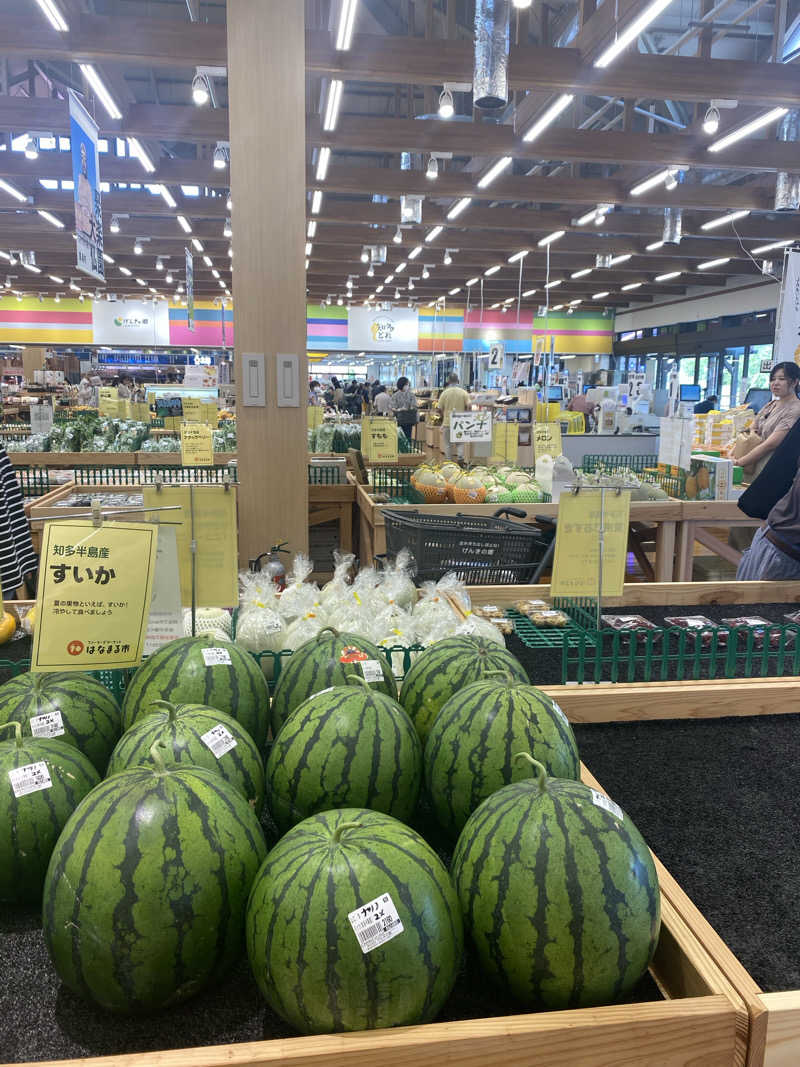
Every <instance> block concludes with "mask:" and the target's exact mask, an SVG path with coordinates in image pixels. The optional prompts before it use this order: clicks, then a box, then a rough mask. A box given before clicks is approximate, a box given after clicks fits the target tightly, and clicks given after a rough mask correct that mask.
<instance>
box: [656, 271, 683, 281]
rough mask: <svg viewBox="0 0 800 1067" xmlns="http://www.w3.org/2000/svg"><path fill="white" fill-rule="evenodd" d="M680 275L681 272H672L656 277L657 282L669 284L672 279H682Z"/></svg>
mask: <svg viewBox="0 0 800 1067" xmlns="http://www.w3.org/2000/svg"><path fill="white" fill-rule="evenodd" d="M680 274H681V272H680V271H679V270H671V271H669V273H668V274H657V275H656V281H657V282H668V281H669V280H670V279H671V278H678V277H680Z"/></svg>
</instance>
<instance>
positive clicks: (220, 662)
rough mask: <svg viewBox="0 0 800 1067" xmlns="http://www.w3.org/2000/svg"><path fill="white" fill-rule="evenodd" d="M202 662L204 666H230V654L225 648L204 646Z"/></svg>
mask: <svg viewBox="0 0 800 1067" xmlns="http://www.w3.org/2000/svg"><path fill="white" fill-rule="evenodd" d="M203 663H205V665H206V667H230V665H231V654H230V652H229V651H228V650H227V648H204V649H203Z"/></svg>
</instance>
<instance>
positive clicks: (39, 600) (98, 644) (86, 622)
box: [31, 519, 156, 671]
mask: <svg viewBox="0 0 800 1067" xmlns="http://www.w3.org/2000/svg"><path fill="white" fill-rule="evenodd" d="M155 557H156V528H155V526H151V525H149V524H148V523H135V522H106V523H103V524H102V525H101V526H95V525H94V523H93V522H91V521H90V520H82V521H81V520H78V519H76V520H74V521H73V520H69V519H67V520H63V521H60V522H48V523H45V527H44V535H43V544H42V553H41V566H40V568H39V587H38V593H37V597H36V629H35V630H34V641H33V655H32V658H31V671H85V670H107V669H110V668H120V667H136V666H138V664H139V663H141V660H142V652H143V649H144V636H145V631H146V629H147V617H148V614H149V611H150V598H151V595H152V587H153V572H154V570H155Z"/></svg>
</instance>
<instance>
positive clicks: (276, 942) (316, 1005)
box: [247, 808, 462, 1033]
mask: <svg viewBox="0 0 800 1067" xmlns="http://www.w3.org/2000/svg"><path fill="white" fill-rule="evenodd" d="M370 917H374V921H370ZM395 917H396V919H397V920H399V922H396V921H393V919H394V918H395ZM353 922H355V923H357V924H359V928H363V929H364V933H365V935H369V934H371V933H374V932H375V931H378V930H381V931H385V933H384V936H386V940H384V941H383V943H380V940H381V939H376V940H374V941H367V942H366V944H365V948H366V951H363V952H362V947H361V942H360V940H359V938H358V937H357V935H356V933H355V929H354V927H353V925H352V923H353ZM400 926H402V932H400ZM247 951H248V955H249V957H250V966H251V967H252V969H253V974H254V975H255V978H256V981H257V982H258V986H259V988H260V990H261V992H262V993H263V994H264V996H265V997H266V999H267V1001H268V1003H269V1005H270V1007H272V1008H273V1010H274V1011H276V1012H277V1013H278V1014H279V1015H280V1016H281V1017H282V1018H283V1019H285V1020H286V1021H287V1022H289V1023H290V1024H291V1025H292V1026H293V1027H295V1029H297V1030H299V1031H300V1032H302V1033H331V1032H335V1031H343V1030H367V1029H374V1028H376V1027H384V1026H404V1025H408V1024H412V1023H419V1022H426V1021H428V1020H430V1019H433V1018H435V1017H436V1015H437V1013H438V1012H439V1011H440V1009H441V1007H442V1005H443V1004H444V1002H445V1001H446V1000H447V997H448V995H449V994H450V990H451V989H452V987H453V983H454V982H455V978H456V974H457V972H458V967H459V963H460V959H461V952H462V926H461V916H460V914H459V907H458V900H457V898H456V895H455V893H454V891H453V886H452V883H451V881H450V878H449V876H448V874H447V871H446V870H445V868H444V867H443V865H442V863H441V860H440V859H439V858H438V856H437V855H436V853H435V852H433V850H432V849H431V848H430V847H429V846H428V845H427V844H426V843H425V842H424V841H423V840H422V838H421V837H420V836H419V834H417V833H415V832H414V831H413V830H411V829H409V828H408V827H407V826H404V825H403V823H401V822H398V821H397V820H396V819H393V818H391V816H389V815H384V814H382V813H379V812H374V811H366V810H364V809H361V808H341V809H338V810H335V811H326V812H322V813H321V814H319V815H313V816H312V817H311V818H310V819H306V820H305V821H304V822H301V823H299V824H298V825H297V826H295V827H293V828H292V829H291V830H290V831H289V832H288V833H287V834H286V835H285V836H284V837H283V838H281V840H280V841H279V842H278V844H277V845H276V846H275V848H274V849H273V850H272V851H271V852H270V854H269V856H268V857H267V860H266V862H265V863H264V865H263V866H262V868H261V870H260V871H259V872H258V875H257V876H256V880H255V883H254V884H253V891H252V893H251V895H250V903H249V904H248V907H247Z"/></svg>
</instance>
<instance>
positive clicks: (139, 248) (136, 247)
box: [133, 237, 143, 256]
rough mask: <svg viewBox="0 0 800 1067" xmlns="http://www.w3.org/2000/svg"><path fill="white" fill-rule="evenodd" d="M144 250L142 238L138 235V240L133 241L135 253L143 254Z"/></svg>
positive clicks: (137, 254)
mask: <svg viewBox="0 0 800 1067" xmlns="http://www.w3.org/2000/svg"><path fill="white" fill-rule="evenodd" d="M142 251H143V249H142V243H141V241H140V239H139V238H138V237H137V238H136V240H135V241H134V242H133V254H134V255H135V256H140V255H141V254H142Z"/></svg>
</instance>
